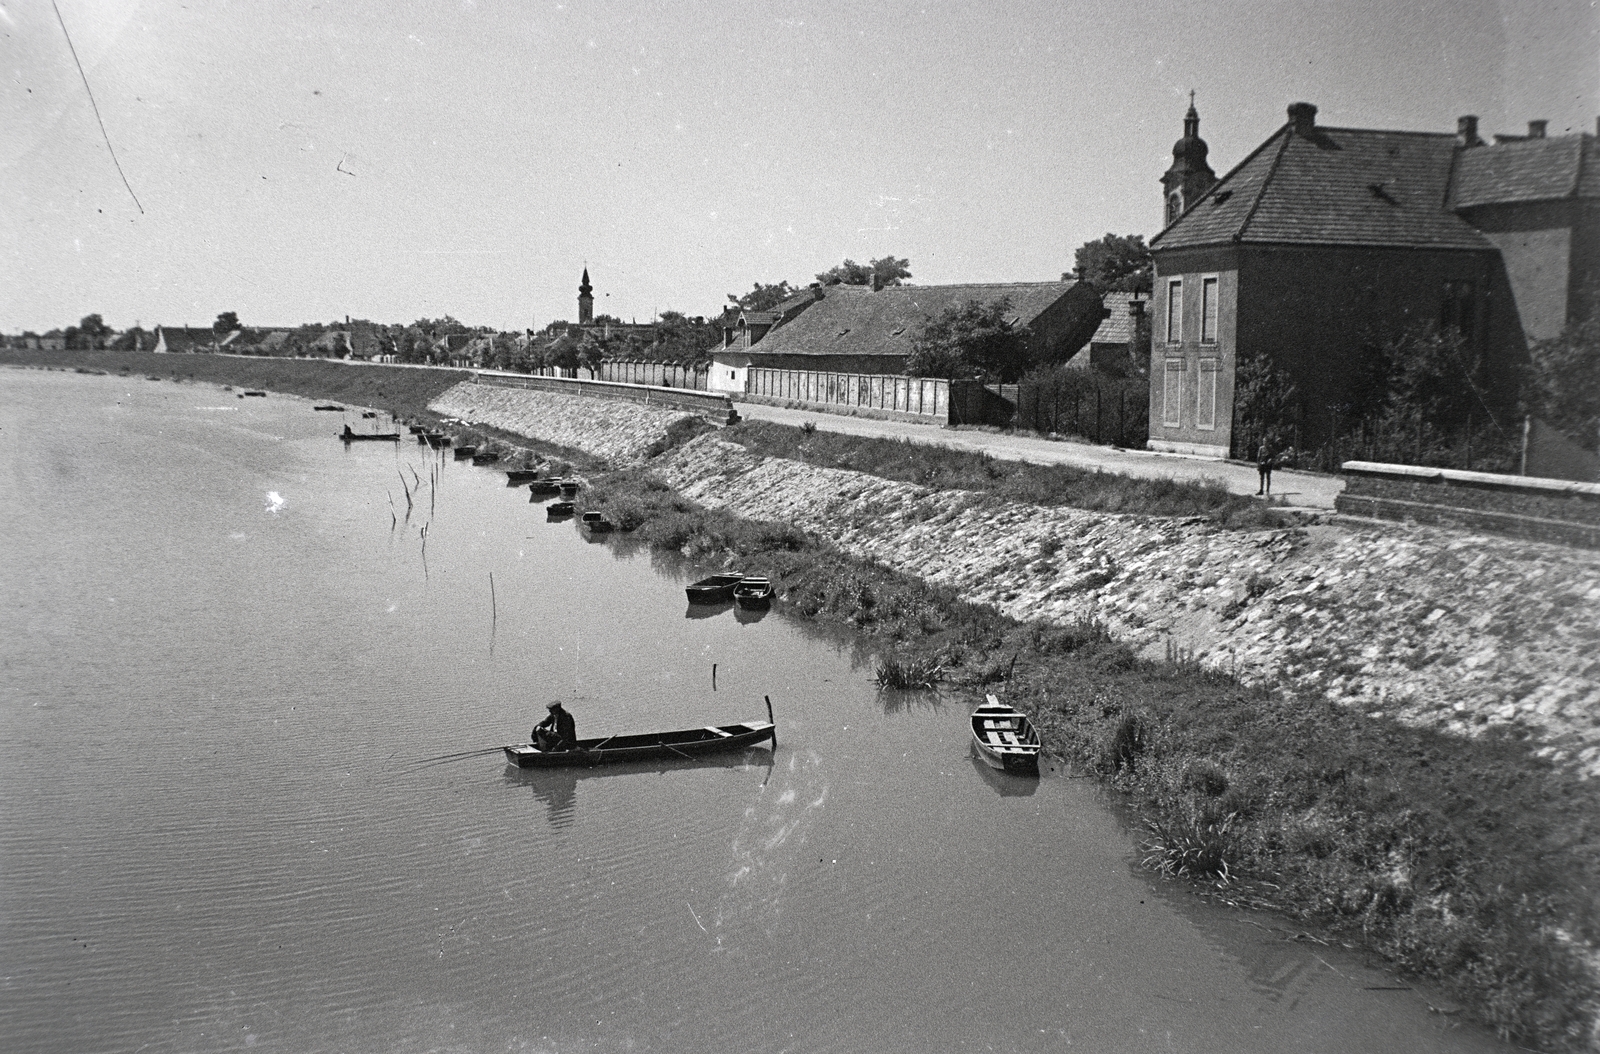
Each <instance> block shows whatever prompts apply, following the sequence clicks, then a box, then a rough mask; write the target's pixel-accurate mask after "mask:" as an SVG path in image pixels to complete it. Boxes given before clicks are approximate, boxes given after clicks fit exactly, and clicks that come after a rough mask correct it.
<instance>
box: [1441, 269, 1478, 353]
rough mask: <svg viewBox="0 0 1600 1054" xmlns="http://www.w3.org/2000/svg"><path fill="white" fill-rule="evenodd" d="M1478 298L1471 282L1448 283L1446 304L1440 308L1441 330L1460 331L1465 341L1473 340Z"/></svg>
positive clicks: (1446, 284)
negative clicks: (1454, 329) (1452, 328)
mask: <svg viewBox="0 0 1600 1054" xmlns="http://www.w3.org/2000/svg"><path fill="white" fill-rule="evenodd" d="M1476 299H1477V298H1476V297H1475V296H1474V295H1473V289H1472V283H1471V282H1469V281H1457V282H1446V283H1445V284H1444V303H1442V304H1441V305H1440V306H1439V328H1440V329H1450V328H1451V327H1452V326H1453V327H1455V328H1456V329H1457V330H1458V331H1460V333H1461V336H1462V338H1463V339H1465V340H1468V341H1470V340H1471V339H1472V331H1473V323H1474V322H1475V321H1476V320H1477V312H1476V310H1475V308H1476V306H1477V304H1476Z"/></svg>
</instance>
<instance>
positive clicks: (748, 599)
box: [733, 575, 773, 608]
mask: <svg viewBox="0 0 1600 1054" xmlns="http://www.w3.org/2000/svg"><path fill="white" fill-rule="evenodd" d="M772 593H773V589H772V583H771V582H770V581H769V580H767V579H765V578H762V577H761V576H759V575H747V576H746V577H745V578H743V579H741V580H740V582H739V584H738V585H736V586H734V587H733V602H734V603H735V604H738V605H739V606H740V607H742V608H764V607H766V606H767V605H768V604H771V603H772Z"/></svg>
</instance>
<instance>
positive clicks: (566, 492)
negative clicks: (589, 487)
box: [556, 479, 583, 498]
mask: <svg viewBox="0 0 1600 1054" xmlns="http://www.w3.org/2000/svg"><path fill="white" fill-rule="evenodd" d="M556 486H557V487H558V488H560V490H561V496H562V497H563V498H571V497H576V496H577V493H578V491H579V490H581V489H583V484H581V483H579V482H578V481H577V480H575V479H563V480H558V481H557V482H556Z"/></svg>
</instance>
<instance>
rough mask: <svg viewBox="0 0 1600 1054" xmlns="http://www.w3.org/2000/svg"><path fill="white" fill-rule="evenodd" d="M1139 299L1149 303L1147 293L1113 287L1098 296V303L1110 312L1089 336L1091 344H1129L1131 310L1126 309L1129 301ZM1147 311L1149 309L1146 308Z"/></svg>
mask: <svg viewBox="0 0 1600 1054" xmlns="http://www.w3.org/2000/svg"><path fill="white" fill-rule="evenodd" d="M1134 300H1140V301H1143V302H1144V303H1145V304H1149V303H1150V294H1149V293H1128V292H1124V291H1121V290H1116V289H1113V290H1112V291H1111V292H1109V293H1107V294H1106V295H1105V296H1103V297H1101V298H1100V304H1101V306H1102V307H1104V308H1105V309H1106V310H1107V311H1109V312H1110V314H1108V315H1107V316H1106V317H1105V320H1104V321H1103V322H1101V323H1100V328H1099V329H1097V330H1095V331H1094V336H1092V337H1090V338H1089V343H1090V344H1091V345H1093V344H1131V343H1132V342H1133V312H1132V311H1130V310H1129V309H1128V304H1129V302H1131V301H1134ZM1146 310H1147V311H1148V310H1149V309H1148V308H1146Z"/></svg>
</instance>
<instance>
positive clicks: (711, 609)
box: [683, 600, 733, 618]
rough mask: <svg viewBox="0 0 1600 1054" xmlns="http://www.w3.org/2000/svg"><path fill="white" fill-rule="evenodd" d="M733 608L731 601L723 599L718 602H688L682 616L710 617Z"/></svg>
mask: <svg viewBox="0 0 1600 1054" xmlns="http://www.w3.org/2000/svg"><path fill="white" fill-rule="evenodd" d="M732 610H733V601H731V600H725V601H723V602H722V603H720V604H690V605H689V610H687V611H685V612H684V613H683V617H684V618H711V617H712V616H713V615H720V614H722V613H723V612H725V611H732Z"/></svg>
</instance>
